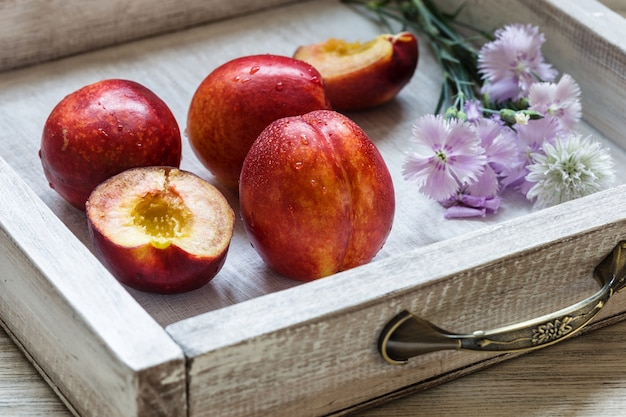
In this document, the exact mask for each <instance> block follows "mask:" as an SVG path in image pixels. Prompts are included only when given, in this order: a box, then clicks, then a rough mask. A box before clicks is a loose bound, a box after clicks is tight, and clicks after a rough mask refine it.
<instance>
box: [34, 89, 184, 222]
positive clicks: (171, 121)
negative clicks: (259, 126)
mask: <svg viewBox="0 0 626 417" xmlns="http://www.w3.org/2000/svg"><path fill="white" fill-rule="evenodd" d="M39 156H40V158H41V163H42V165H43V170H44V173H45V175H46V178H47V179H48V183H49V184H50V186H51V187H52V188H53V189H54V190H55V191H57V192H58V193H59V194H60V195H61V196H62V197H63V198H65V199H66V200H67V201H68V202H70V203H71V204H72V205H74V206H76V207H78V208H80V209H83V210H84V209H85V201H86V200H87V198H88V197H89V194H90V193H91V191H93V189H94V188H95V187H96V186H97V185H98V184H100V183H101V182H102V181H104V180H106V179H107V178H109V177H111V176H113V175H115V174H118V173H120V172H122V171H124V170H126V169H128V168H133V167H139V166H151V165H169V166H175V167H178V166H179V165H180V161H181V157H182V141H181V136H180V130H179V128H178V124H177V122H176V119H175V118H174V115H173V114H172V112H171V111H170V109H169V107H168V106H167V105H166V104H165V102H163V100H161V99H160V98H159V97H157V96H156V94H154V93H153V92H152V91H150V90H149V89H147V88H146V87H144V86H143V85H141V84H139V83H136V82H134V81H128V80H119V79H109V80H102V81H99V82H96V83H94V84H90V85H87V86H85V87H83V88H80V89H79V90H77V91H74V92H73V93H71V94H69V95H67V96H66V97H65V98H63V99H62V100H61V101H60V102H59V103H58V104H57V105H56V106H55V107H54V109H53V110H52V112H51V113H50V115H49V116H48V119H47V120H46V123H45V126H44V129H43V133H42V137H41V148H40V151H39Z"/></svg>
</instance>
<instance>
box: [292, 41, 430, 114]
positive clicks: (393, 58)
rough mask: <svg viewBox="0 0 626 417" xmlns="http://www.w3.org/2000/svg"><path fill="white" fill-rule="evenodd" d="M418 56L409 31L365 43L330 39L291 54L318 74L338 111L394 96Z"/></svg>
mask: <svg viewBox="0 0 626 417" xmlns="http://www.w3.org/2000/svg"><path fill="white" fill-rule="evenodd" d="M418 57H419V48H418V41H417V38H416V37H415V35H413V34H412V33H410V32H400V33H398V34H383V35H379V36H377V37H376V38H374V39H373V40H371V41H369V42H365V43H361V42H347V41H345V40H342V39H335V38H331V39H328V40H327V41H325V42H320V43H316V44H311V45H306V46H301V47H299V48H298V49H297V50H296V52H295V53H294V58H296V59H300V60H302V61H305V62H308V63H309V64H311V65H313V66H314V67H315V68H316V69H317V70H318V71H319V72H320V74H322V77H323V78H324V81H325V83H326V94H327V95H328V98H329V99H330V104H331V105H332V107H333V109H335V110H341V111H350V110H363V109H369V108H372V107H376V106H380V105H382V104H384V103H386V102H388V101H389V100H391V99H392V98H394V97H395V96H396V95H397V94H398V93H399V92H400V90H401V89H402V88H403V87H404V86H405V85H406V84H407V83H408V82H409V81H410V80H411V78H412V77H413V74H414V72H415V69H416V68H417V62H418Z"/></svg>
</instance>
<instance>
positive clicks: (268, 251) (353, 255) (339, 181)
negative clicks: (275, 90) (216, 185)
mask: <svg viewBox="0 0 626 417" xmlns="http://www.w3.org/2000/svg"><path fill="white" fill-rule="evenodd" d="M239 197H240V206H241V217H242V219H243V222H244V226H245V229H246V232H247V234H248V236H249V238H250V241H251V243H252V245H253V246H254V248H255V249H256V251H257V252H258V253H259V255H260V256H261V258H262V259H263V260H264V261H265V263H266V264H267V265H268V266H269V267H270V268H272V269H274V270H275V271H276V272H278V273H280V274H281V275H283V276H286V277H288V278H291V279H295V280H299V281H311V280H314V279H318V278H322V277H325V276H328V275H331V274H334V273H336V272H339V271H343V270H347V269H350V268H354V267H356V266H359V265H363V264H365V263H367V262H369V261H370V260H371V259H372V258H373V257H374V256H375V255H376V253H378V251H379V250H380V249H381V248H382V246H383V245H384V243H385V241H386V239H387V236H388V235H389V232H390V230H391V226H392V223H393V218H394V213H395V197H394V188H393V183H392V180H391V176H390V174H389V171H388V169H387V166H386V165H385V162H384V160H383V158H382V156H381V155H380V153H379V152H378V150H377V148H376V147H375V145H374V144H373V142H372V141H371V140H370V139H369V137H368V136H367V135H366V134H365V132H364V131H363V130H362V129H361V128H360V127H359V126H357V125H356V124H355V123H354V122H353V121H352V120H350V119H349V118H347V117H345V116H343V115H341V114H339V113H337V112H334V111H324V110H322V111H314V112H311V113H308V114H305V115H302V116H296V117H288V118H283V119H280V120H277V121H275V122H273V123H272V124H270V125H269V126H268V127H267V128H266V129H265V130H264V131H263V132H262V133H261V134H260V135H259V137H258V139H257V140H256V141H255V142H254V144H253V145H252V147H251V148H250V152H249V153H248V155H247V157H246V159H245V162H244V165H243V169H242V172H241V180H240V185H239Z"/></svg>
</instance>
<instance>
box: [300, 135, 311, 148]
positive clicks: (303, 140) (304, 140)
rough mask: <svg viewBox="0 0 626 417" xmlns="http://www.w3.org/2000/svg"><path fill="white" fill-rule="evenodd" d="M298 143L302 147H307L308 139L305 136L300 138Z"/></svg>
mask: <svg viewBox="0 0 626 417" xmlns="http://www.w3.org/2000/svg"><path fill="white" fill-rule="evenodd" d="M300 143H302V144H303V145H304V146H307V145H308V144H309V139H308V138H307V137H306V135H301V136H300Z"/></svg>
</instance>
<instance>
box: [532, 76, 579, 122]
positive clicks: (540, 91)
mask: <svg viewBox="0 0 626 417" xmlns="http://www.w3.org/2000/svg"><path fill="white" fill-rule="evenodd" d="M528 103H529V105H530V107H529V108H530V110H535V111H537V112H539V113H542V114H543V115H544V116H545V117H548V118H554V119H556V120H557V121H558V122H559V126H560V128H561V130H563V131H570V130H572V129H573V128H574V127H575V126H576V124H577V123H578V121H579V120H580V117H581V114H582V108H581V104H580V87H578V84H577V83H576V81H574V79H573V78H572V77H571V76H570V75H568V74H564V75H563V76H562V77H561V79H560V80H559V82H558V83H550V82H543V83H535V84H533V85H532V86H531V87H530V91H529V93H528Z"/></svg>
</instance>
